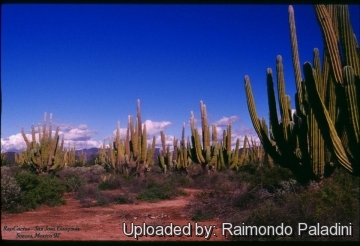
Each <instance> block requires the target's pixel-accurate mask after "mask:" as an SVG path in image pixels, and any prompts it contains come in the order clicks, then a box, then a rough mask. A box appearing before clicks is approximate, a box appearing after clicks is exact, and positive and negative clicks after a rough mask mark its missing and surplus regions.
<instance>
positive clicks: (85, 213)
mask: <svg viewBox="0 0 360 246" xmlns="http://www.w3.org/2000/svg"><path fill="white" fill-rule="evenodd" d="M199 191H200V190H195V189H185V192H186V193H187V194H188V196H180V197H177V198H175V199H172V200H165V201H159V202H157V203H149V202H141V201H140V202H139V203H136V204H116V205H109V206H106V207H99V206H96V207H89V208H84V207H82V206H81V204H80V203H79V201H78V200H76V199H75V198H74V195H73V194H72V193H66V194H65V199H66V205H62V206H58V207H48V206H40V207H39V208H38V209H36V210H33V211H29V212H24V213H21V214H5V213H3V214H2V215H1V236H2V239H3V240H86V241H94V240H101V241H108V240H111V241H118V240H119V241H136V240H138V241H207V240H208V241H224V240H227V239H226V238H225V237H224V236H222V235H221V223H222V222H221V221H220V220H213V221H202V222H198V225H201V226H207V227H208V228H209V227H210V226H216V228H214V229H213V230H212V232H211V237H210V238H209V239H206V238H205V235H202V236H196V235H195V225H196V224H195V223H196V222H195V221H192V220H191V219H190V218H189V215H188V214H187V209H186V205H188V204H189V203H190V201H191V200H192V199H193V198H194V194H195V193H196V192H199ZM123 222H125V223H126V225H127V232H130V229H131V228H130V225H131V223H132V222H133V223H134V225H140V226H142V225H143V222H144V223H145V224H146V225H147V226H153V227H156V226H163V227H165V226H169V225H170V223H173V228H174V227H175V226H181V227H182V226H186V225H188V223H190V226H191V236H186V235H181V236H176V235H173V236H139V238H138V239H135V238H134V236H127V235H125V234H124V232H123ZM36 227H38V229H39V230H36ZM23 228H24V229H23ZM40 228H42V230H40ZM51 228H53V229H54V230H50V229H51ZM64 228H70V230H69V231H67V230H64ZM74 228H75V230H74ZM155 229H156V231H157V230H158V229H159V227H157V228H155ZM160 229H161V228H160ZM168 230H169V228H168V229H167V231H168ZM149 232H150V233H151V230H149ZM176 232H177V231H176V230H173V233H176ZM184 232H185V233H186V232H187V231H184ZM214 234H215V235H214ZM30 236H31V237H32V238H31V237H30ZM56 236H57V237H56ZM29 237H30V238H29Z"/></svg>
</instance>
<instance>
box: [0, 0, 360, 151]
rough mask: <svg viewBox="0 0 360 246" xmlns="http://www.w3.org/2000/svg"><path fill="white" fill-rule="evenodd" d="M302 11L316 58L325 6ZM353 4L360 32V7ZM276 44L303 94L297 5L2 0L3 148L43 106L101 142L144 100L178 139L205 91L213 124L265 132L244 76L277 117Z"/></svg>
mask: <svg viewBox="0 0 360 246" xmlns="http://www.w3.org/2000/svg"><path fill="white" fill-rule="evenodd" d="M294 11H295V20H296V28H297V36H298V42H299V50H300V60H301V63H304V62H305V61H312V50H313V48H314V47H318V48H319V49H320V52H321V55H322V47H323V44H322V39H321V32H320V27H319V25H318V23H317V20H316V17H315V11H314V9H313V7H312V6H310V5H295V6H294ZM350 15H351V19H352V24H353V29H354V30H355V31H356V35H357V37H358V39H360V34H359V29H360V28H359V21H358V20H359V6H350ZM277 55H282V56H283V61H284V68H285V81H286V92H287V94H289V95H290V96H291V98H293V97H294V93H295V83H294V73H293V68H292V61H291V48H290V34H289V25H288V5H110V4H108V5H81V4H79V5H76V4H71V5H70V4H69V5H60V4H56V5H55V4H54V5H51V4H46V5H38V4H31V5H27V4H13V5H11V4H5V5H2V13H1V86H2V88H1V89H2V115H1V143H2V149H3V151H4V150H13V149H21V147H23V146H24V143H23V142H22V137H21V135H20V134H19V133H20V130H21V127H24V129H25V132H26V133H30V129H31V125H32V124H35V125H37V124H38V123H41V122H42V119H43V114H44V112H47V113H48V114H50V113H52V114H53V121H54V124H56V125H59V126H60V131H61V134H64V136H65V140H66V141H67V142H71V143H74V142H76V143H77V147H78V148H83V147H84V148H85V147H93V146H95V145H98V144H99V143H100V142H102V141H103V140H104V139H106V138H108V137H109V136H111V135H113V132H114V130H115V128H116V124H117V121H118V120H119V121H120V125H121V127H122V128H123V127H124V128H125V127H126V124H127V116H128V115H133V116H134V117H135V116H136V101H137V99H140V100H141V110H142V120H143V122H145V121H146V120H148V122H147V127H148V129H150V128H151V129H152V130H150V133H153V134H155V135H156V136H159V131H160V130H165V132H166V134H167V135H168V140H170V138H171V136H176V137H177V138H179V137H180V136H181V129H182V124H183V122H188V121H189V118H190V111H194V114H195V117H196V118H199V117H200V109H199V108H200V106H199V101H200V100H203V101H204V103H205V104H206V106H207V110H208V118H209V122H210V123H214V122H220V121H221V122H226V121H227V120H228V119H227V118H229V119H232V120H233V133H234V139H235V138H236V137H241V136H243V135H244V134H245V133H246V134H253V135H255V134H254V131H253V130H252V129H253V127H252V124H251V121H250V117H249V113H248V109H247V105H246V97H245V91H244V76H245V75H249V76H250V79H251V82H252V88H253V92H254V96H255V101H256V106H257V110H258V114H259V116H265V117H267V116H268V108H267V95H266V80H265V78H266V76H265V74H266V69H267V68H268V67H271V68H272V69H273V71H275V67H276V63H275V61H276V56H277ZM293 105H294V104H293ZM198 126H200V125H199V124H198ZM219 127H221V126H219ZM189 133H190V129H189V127H187V128H186V135H188V134H189ZM150 137H151V134H149V138H150Z"/></svg>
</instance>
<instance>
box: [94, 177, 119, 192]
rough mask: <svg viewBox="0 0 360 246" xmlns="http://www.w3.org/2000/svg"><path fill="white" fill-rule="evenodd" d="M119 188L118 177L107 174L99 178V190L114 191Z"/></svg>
mask: <svg viewBox="0 0 360 246" xmlns="http://www.w3.org/2000/svg"><path fill="white" fill-rule="evenodd" d="M119 188H121V179H120V176H119V175H114V174H107V175H102V176H101V183H100V184H99V189H100V190H115V189H119Z"/></svg>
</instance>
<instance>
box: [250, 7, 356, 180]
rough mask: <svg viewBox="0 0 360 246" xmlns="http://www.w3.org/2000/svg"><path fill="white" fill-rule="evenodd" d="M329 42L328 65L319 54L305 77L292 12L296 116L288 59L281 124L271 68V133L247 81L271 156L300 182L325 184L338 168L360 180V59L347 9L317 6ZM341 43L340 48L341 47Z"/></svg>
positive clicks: (279, 75) (254, 119) (260, 133)
mask: <svg viewBox="0 0 360 246" xmlns="http://www.w3.org/2000/svg"><path fill="white" fill-rule="evenodd" d="M315 10H316V14H317V18H318V21H319V23H320V26H321V29H322V32H323V37H324V40H325V50H324V59H323V66H322V67H321V65H320V57H319V51H318V50H317V49H314V61H313V63H314V67H312V66H311V64H310V63H309V62H306V63H305V64H304V67H303V71H304V74H305V79H302V78H301V72H300V62H299V54H298V48H297V39H296V30H295V20H294V11H293V8H292V6H290V7H289V22H290V32H291V47H292V52H293V65H294V71H295V81H296V88H297V93H296V94H295V107H296V111H295V113H294V114H293V115H292V113H291V112H292V108H291V103H290V97H289V96H288V95H286V94H285V82H284V74H283V64H282V57H281V56H278V57H277V65H276V71H277V84H278V88H277V89H278V99H279V100H278V101H279V107H280V116H281V121H280V122H279V121H278V115H277V108H276V100H275V93H274V84H273V76H272V71H271V69H270V68H268V69H267V92H268V105H269V111H270V128H269V130H268V128H267V126H266V124H265V120H264V119H259V118H258V116H257V114H256V109H255V104H254V98H253V95H252V91H251V86H250V79H249V77H248V76H245V90H246V96H247V102H248V108H249V112H250V116H251V120H252V122H253V125H254V128H255V130H256V132H257V134H258V136H259V139H260V140H261V142H262V144H263V146H264V149H265V151H266V153H268V154H269V155H270V156H271V158H272V159H273V160H274V162H276V163H278V164H280V165H281V166H283V167H286V168H289V169H290V170H292V171H293V173H294V174H295V175H296V176H297V177H298V179H299V180H309V179H321V178H323V177H325V176H327V175H330V174H331V173H332V171H333V170H334V167H335V166H336V164H340V165H341V166H343V167H345V168H346V169H347V170H348V171H350V172H351V173H353V174H356V175H359V167H360V163H359V162H360V158H359V157H360V154H359V150H360V121H359V118H360V111H359V105H360V78H359V75H360V65H359V64H360V62H359V60H360V57H359V47H358V45H357V43H356V39H355V36H354V34H353V32H352V28H351V24H350V19H349V13H348V8H347V6H342V5H336V6H333V5H331V6H324V5H315ZM338 44H340V45H338Z"/></svg>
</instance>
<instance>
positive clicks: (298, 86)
mask: <svg viewBox="0 0 360 246" xmlns="http://www.w3.org/2000/svg"><path fill="white" fill-rule="evenodd" d="M288 12H289V26H290V39H291V51H292V61H293V67H294V72H295V82H296V90H297V92H298V94H297V99H296V100H298V101H299V103H300V104H302V102H303V99H302V91H301V90H302V88H301V81H302V78H301V71H300V58H299V50H298V43H297V37H296V26H295V18H294V9H293V7H292V6H291V5H290V6H289V11H288Z"/></svg>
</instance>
